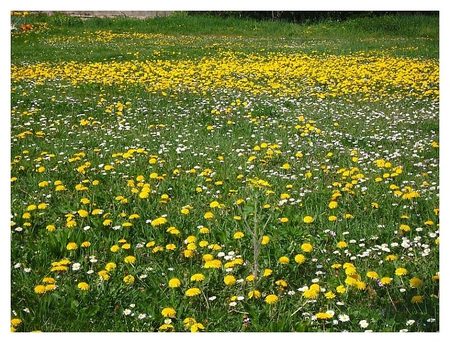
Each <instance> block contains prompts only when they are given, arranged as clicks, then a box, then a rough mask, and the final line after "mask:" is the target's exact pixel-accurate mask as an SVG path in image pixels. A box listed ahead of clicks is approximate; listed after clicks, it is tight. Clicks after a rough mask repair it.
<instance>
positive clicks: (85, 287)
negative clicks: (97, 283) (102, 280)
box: [78, 282, 89, 291]
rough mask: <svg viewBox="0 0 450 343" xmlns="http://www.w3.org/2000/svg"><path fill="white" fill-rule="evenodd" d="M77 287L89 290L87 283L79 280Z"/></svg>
mask: <svg viewBox="0 0 450 343" xmlns="http://www.w3.org/2000/svg"><path fill="white" fill-rule="evenodd" d="M78 288H79V289H80V290H82V291H88V290H89V285H88V284H87V283H86V282H80V283H79V284H78Z"/></svg>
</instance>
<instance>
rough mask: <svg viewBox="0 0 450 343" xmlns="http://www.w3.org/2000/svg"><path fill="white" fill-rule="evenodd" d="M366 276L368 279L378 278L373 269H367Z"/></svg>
mask: <svg viewBox="0 0 450 343" xmlns="http://www.w3.org/2000/svg"><path fill="white" fill-rule="evenodd" d="M366 276H367V277H368V278H369V279H372V280H375V279H378V273H377V272H375V271H373V270H370V271H368V272H367V273H366Z"/></svg>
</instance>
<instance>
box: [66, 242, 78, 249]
mask: <svg viewBox="0 0 450 343" xmlns="http://www.w3.org/2000/svg"><path fill="white" fill-rule="evenodd" d="M66 249H67V250H77V249H78V245H77V243H75V242H70V243H68V244H67V246H66Z"/></svg>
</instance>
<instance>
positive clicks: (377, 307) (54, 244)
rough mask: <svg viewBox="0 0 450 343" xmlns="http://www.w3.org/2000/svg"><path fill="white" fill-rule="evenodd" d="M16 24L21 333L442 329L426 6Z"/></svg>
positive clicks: (14, 252) (14, 241)
mask: <svg viewBox="0 0 450 343" xmlns="http://www.w3.org/2000/svg"><path fill="white" fill-rule="evenodd" d="M13 20H14V21H17V22H18V23H19V22H20V23H31V25H33V29H32V30H30V32H21V31H20V30H18V31H15V32H13V33H12V37H11V41H12V46H11V53H12V55H11V63H12V66H11V67H12V74H11V76H12V77H11V79H12V80H11V151H10V155H11V244H10V250H11V319H12V320H13V321H12V322H11V326H12V327H14V330H16V331H35V330H41V331H47V332H105V331H113V332H131V331H139V332H153V331H172V330H174V331H191V330H193V331H194V330H196V329H198V330H199V331H208V332H245V331H247V332H263V331H270V332H293V331H298V332H306V331H308V332H340V331H350V332H361V331H365V330H373V331H379V332H398V331H405V330H408V331H413V332H416V331H427V332H437V331H439V317H440V314H439V312H440V307H439V267H440V266H439V254H440V251H439V188H438V187H439V160H440V159H439V148H438V144H439V78H438V74H439V50H438V46H439V40H438V23H437V18H435V17H421V16H401V17H380V18H371V19H370V20H362V19H353V20H349V21H345V22H342V23H336V22H323V23H317V24H308V25H306V24H305V25H301V24H293V23H283V22H276V23H274V22H258V21H252V20H239V19H233V18H228V19H220V18H214V17H206V16H186V15H184V14H181V13H180V14H177V15H175V16H172V17H169V18H157V19H152V20H131V19H124V18H120V19H92V20H86V21H84V20H80V19H76V18H70V17H64V16H56V17H50V18H46V17H42V16H39V17H32V16H25V17H23V16H16V17H14V18H13ZM374 28H376V29H374ZM105 65H109V66H110V67H109V68H105V69H102V68H103V67H104V66H105ZM299 70H302V72H301V73H299ZM56 71H57V74H55V76H52V75H51V73H52V72H56ZM380 75H381V76H380ZM61 186H63V188H62V189H61ZM146 189H147V190H146ZM332 201H336V202H337V207H336V208H332V207H333V206H331V205H333V203H332ZM330 206H331V207H330ZM187 209H188V211H187ZM210 213H212V215H213V217H210V216H208V214H210ZM332 216H335V217H334V218H333V217H332ZM161 218H165V219H166V220H167V222H164V220H162V219H161ZM310 218H312V221H311V220H310ZM155 220H160V221H161V223H160V224H159V225H156V222H155ZM108 221H109V222H108ZM174 228H175V229H174ZM205 228H208V230H205ZM174 230H175V231H174ZM242 234H243V235H242ZM262 242H264V244H262ZM73 243H75V244H76V248H75V249H72V248H71V247H73V246H74V245H73ZM305 243H308V244H311V246H312V251H309V249H307V247H305V245H304V244H305ZM127 244H129V245H127ZM116 249H117V250H116ZM301 255H303V257H304V261H302V260H301V259H300V258H301ZM128 256H133V257H134V258H135V261H134V262H133V263H128V262H127V261H128V259H129V258H128V259H127V257H128ZM211 258H213V259H215V260H218V261H220V263H221V265H220V266H219V267H218V268H217V269H216V268H207V267H208V262H207V261H208V260H209V259H211ZM64 260H66V263H65V262H64ZM111 262H113V263H114V264H115V268H112V269H110V268H109V267H110V266H111ZM286 262H287V263H286ZM61 264H62V268H61V269H65V268H64V266H66V267H67V270H58V268H60V267H61ZM353 267H354V269H353ZM55 268H56V269H55ZM399 268H405V269H406V270H407V273H406V274H405V275H402V273H401V269H399ZM352 269H353V270H352ZM267 270H271V272H272V273H271V274H270V275H267V274H266V275H264V273H265V271H267ZM373 272H376V274H377V275H376V276H374V273H373ZM99 273H100V274H99ZM199 273H201V274H203V276H204V280H202V281H195V280H191V277H192V276H193V275H195V274H199ZM101 275H103V276H104V277H105V275H106V278H107V279H105V278H104V277H103V278H102V276H101ZM227 275H228V276H229V275H232V276H234V278H235V279H236V283H235V284H233V283H231V284H229V283H228V279H225V277H226V276H227ZM351 275H353V277H352V276H351ZM129 276H133V277H134V282H129V279H127V277H129ZM252 277H254V279H253V280H252ZM49 278H50V279H49ZM175 278H177V279H178V280H179V281H180V286H179V287H176V285H174V279H175ZM382 278H386V279H382ZM127 280H128V282H127ZM225 280H227V281H226V282H225ZM380 280H383V281H384V283H385V284H384V285H381V284H380V282H381V281H380ZM388 281H390V282H388ZM83 282H85V283H87V285H88V289H87V290H83V289H82V288H83V287H84V286H85V285H84V284H83ZM52 284H54V285H56V287H53V286H51V285H52ZM49 285H50V286H49ZM46 287H47V288H46ZM315 287H318V288H319V289H318V290H317V292H315V291H311V289H313V290H314V289H315ZM193 288H198V289H200V293H199V294H198V295H195V296H192V297H190V296H189V292H191V291H192V289H193ZM255 290H257V291H259V292H260V295H261V296H260V297H255V296H254V297H252V296H250V295H251V294H252V293H251V292H252V291H255ZM186 292H187V293H186ZM253 294H258V293H253ZM268 295H276V296H277V301H276V302H275V303H270V301H269V300H270V299H271V298H270V297H267V296H268ZM268 302H269V303H268ZM170 309H173V310H175V312H176V313H175V314H174V315H173V316H172V315H170V318H165V317H164V315H165V314H166V315H167V313H170V312H171V310H170ZM322 316H324V317H323V318H321V317H322ZM187 318H194V320H195V321H196V323H197V324H198V326H195V325H192V323H191V325H185V323H184V321H185V320H186V319H187ZM18 319H20V322H19V321H18ZM366 323H367V326H366ZM200 324H201V325H200Z"/></svg>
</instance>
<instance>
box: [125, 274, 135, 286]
mask: <svg viewBox="0 0 450 343" xmlns="http://www.w3.org/2000/svg"><path fill="white" fill-rule="evenodd" d="M123 282H125V283H129V284H132V283H134V276H133V275H127V276H125V277H124V278H123Z"/></svg>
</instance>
